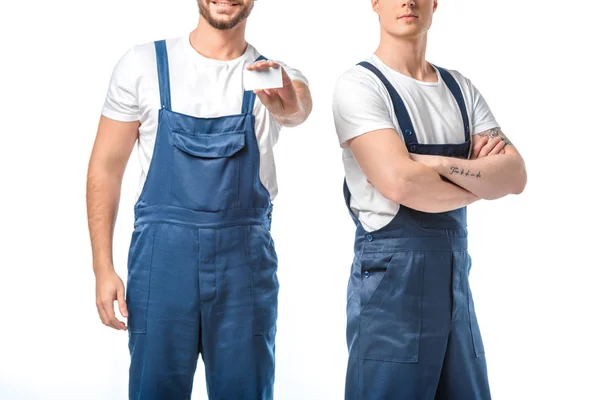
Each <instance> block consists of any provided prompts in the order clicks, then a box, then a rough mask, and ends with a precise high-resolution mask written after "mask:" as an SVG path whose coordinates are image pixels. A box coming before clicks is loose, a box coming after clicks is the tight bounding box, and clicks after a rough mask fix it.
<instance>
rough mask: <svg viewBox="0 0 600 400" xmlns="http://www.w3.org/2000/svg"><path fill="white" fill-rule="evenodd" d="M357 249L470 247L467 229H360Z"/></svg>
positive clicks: (356, 240)
mask: <svg viewBox="0 0 600 400" xmlns="http://www.w3.org/2000/svg"><path fill="white" fill-rule="evenodd" d="M355 249H356V250H358V249H362V252H364V253H387V252H398V251H410V250H417V251H462V250H467V249H468V237H467V230H466V229H436V230H422V231H419V232H415V231H410V230H397V231H386V232H377V231H375V232H371V233H369V232H365V231H364V230H363V229H358V230H357V232H356V237H355Z"/></svg>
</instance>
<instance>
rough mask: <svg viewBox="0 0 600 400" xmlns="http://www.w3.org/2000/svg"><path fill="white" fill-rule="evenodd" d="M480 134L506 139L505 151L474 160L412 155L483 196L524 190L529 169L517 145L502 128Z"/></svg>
mask: <svg viewBox="0 0 600 400" xmlns="http://www.w3.org/2000/svg"><path fill="white" fill-rule="evenodd" d="M479 136H482V137H483V136H488V137H489V138H490V139H494V138H495V139H496V141H499V140H501V141H503V142H504V144H505V146H504V154H496V155H491V156H488V157H480V158H477V159H470V160H463V159H457V158H449V157H438V156H413V157H412V158H413V159H414V160H416V161H419V162H423V163H424V164H426V165H429V166H431V167H433V168H435V170H436V171H437V172H438V173H439V174H440V175H442V176H444V177H446V178H448V179H449V180H451V181H452V182H454V183H456V184H457V185H459V186H461V187H462V188H465V189H466V190H468V191H470V192H472V193H474V194H475V195H477V196H478V197H480V198H482V199H486V200H494V199H498V198H501V197H504V196H506V195H508V194H519V193H521V192H523V190H524V189H525V185H526V183H527V172H526V170H525V163H524V161H523V158H522V157H521V155H520V154H519V152H518V151H517V149H516V148H515V146H514V145H512V143H510V141H509V140H508V138H507V137H506V135H504V133H502V131H501V130H500V129H498V128H494V129H490V130H488V131H485V132H482V133H480V134H479ZM498 138H499V139H498ZM491 143H493V142H491Z"/></svg>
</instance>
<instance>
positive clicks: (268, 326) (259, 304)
mask: <svg viewBox="0 0 600 400" xmlns="http://www.w3.org/2000/svg"><path fill="white" fill-rule="evenodd" d="M256 228H258V229H257V230H254V229H251V230H250V232H257V231H258V236H259V237H260V239H259V241H261V242H262V243H263V244H262V245H261V246H257V247H256V248H258V249H259V250H257V251H256V252H255V253H254V255H253V257H252V264H253V265H252V305H253V309H254V334H255V335H263V334H267V333H269V332H273V331H275V330H276V327H277V308H278V296H279V279H278V278H277V264H278V261H277V253H276V252H275V248H274V247H273V244H272V243H271V238H270V236H271V235H270V234H269V232H268V231H266V234H265V232H264V230H266V229H264V228H263V227H260V228H259V227H256ZM256 239H257V237H256V236H255V237H254V238H252V239H251V242H252V243H256ZM256 248H255V249H256ZM255 249H253V252H254V251H255Z"/></svg>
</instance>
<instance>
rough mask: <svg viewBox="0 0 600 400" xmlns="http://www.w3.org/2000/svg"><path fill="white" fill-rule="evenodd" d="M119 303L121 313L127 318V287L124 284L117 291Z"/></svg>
mask: <svg viewBox="0 0 600 400" xmlns="http://www.w3.org/2000/svg"><path fill="white" fill-rule="evenodd" d="M117 301H118V302H119V311H120V312H121V315H122V316H123V318H127V303H126V302H125V287H124V286H123V284H120V285H119V288H118V289H117Z"/></svg>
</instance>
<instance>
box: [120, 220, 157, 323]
mask: <svg viewBox="0 0 600 400" xmlns="http://www.w3.org/2000/svg"><path fill="white" fill-rule="evenodd" d="M154 235H155V233H154V225H152V224H146V225H142V226H139V227H136V229H135V230H134V231H133V234H132V235H131V244H130V247H129V255H128V261H127V288H126V294H125V301H126V303H127V312H128V318H127V327H128V330H129V332H130V333H146V325H147V320H148V300H149V299H150V276H151V272H152V258H153V253H154Z"/></svg>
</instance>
